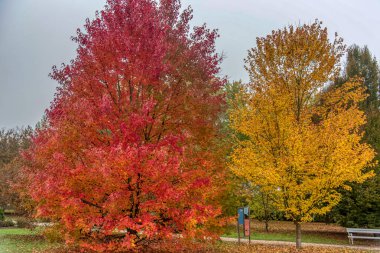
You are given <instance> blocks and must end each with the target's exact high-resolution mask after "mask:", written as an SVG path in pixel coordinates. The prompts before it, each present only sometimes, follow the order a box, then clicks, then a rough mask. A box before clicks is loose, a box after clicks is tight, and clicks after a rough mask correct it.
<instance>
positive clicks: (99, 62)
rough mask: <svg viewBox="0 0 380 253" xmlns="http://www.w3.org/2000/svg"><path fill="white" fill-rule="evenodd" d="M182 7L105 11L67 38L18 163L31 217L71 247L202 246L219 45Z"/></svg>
mask: <svg viewBox="0 0 380 253" xmlns="http://www.w3.org/2000/svg"><path fill="white" fill-rule="evenodd" d="M191 19H192V10H191V8H187V9H185V10H183V11H181V5H180V2H179V1H178V0H161V1H160V2H156V1H153V0H109V1H108V2H107V5H106V7H105V9H104V10H102V11H101V12H98V13H97V15H96V17H95V19H94V20H92V21H90V20H87V21H86V24H85V30H84V31H81V30H78V32H77V36H76V37H75V38H73V40H74V41H75V42H77V43H78V49H77V57H76V58H75V60H73V61H72V62H71V63H70V64H69V65H63V66H62V68H60V69H57V68H53V72H52V74H51V76H52V78H53V79H55V80H57V81H58V82H59V83H60V86H59V88H58V90H57V93H56V95H55V99H54V101H53V102H52V104H51V107H50V109H49V110H47V113H46V115H47V122H46V124H44V127H42V128H40V129H38V130H37V131H36V134H35V136H34V138H33V144H32V147H31V148H30V149H29V150H28V151H27V152H26V153H25V154H24V155H25V157H26V158H27V159H28V161H29V165H28V166H27V167H26V168H25V169H24V174H25V175H27V177H28V191H29V194H30V195H31V197H32V198H33V199H34V200H35V201H36V203H37V214H38V215H39V216H42V217H49V218H51V219H53V220H54V221H57V222H59V223H61V224H62V228H63V232H64V233H65V238H66V240H67V242H69V243H76V244H79V245H80V246H81V247H83V248H87V249H91V250H95V251H113V252H117V251H121V250H125V249H130V248H134V247H138V246H139V245H140V244H142V243H143V242H146V241H149V240H155V239H162V238H171V237H172V236H173V233H181V234H182V236H184V237H202V238H204V236H210V234H209V228H210V227H211V226H214V225H215V224H216V223H217V219H216V217H217V216H218V215H220V208H219V207H218V205H217V204H216V201H215V196H216V195H217V194H218V189H219V188H218V183H217V182H220V179H221V174H220V172H221V163H220V161H219V158H218V156H217V155H216V149H217V148H216V144H215V137H216V136H217V134H218V131H217V124H216V123H215V122H216V121H217V117H218V114H219V112H220V108H221V104H222V103H223V98H222V97H221V95H220V92H218V91H219V90H220V88H221V86H222V85H223V83H224V80H223V79H221V78H219V77H218V72H219V64H220V62H221V55H219V54H217V53H216V52H215V39H216V38H217V37H218V34H217V32H216V31H215V30H209V29H208V28H207V27H206V26H205V25H203V26H199V27H194V29H193V30H192V31H190V25H189V21H190V20H191Z"/></svg>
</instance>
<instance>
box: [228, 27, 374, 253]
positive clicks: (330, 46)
mask: <svg viewBox="0 0 380 253" xmlns="http://www.w3.org/2000/svg"><path fill="white" fill-rule="evenodd" d="M344 52H345V46H344V44H343V42H342V39H341V38H339V37H338V36H335V39H334V41H332V42H330V41H329V39H328V33H327V29H326V28H323V27H322V24H321V22H319V21H316V22H314V23H313V24H310V25H302V26H297V27H294V26H289V27H286V28H284V29H281V30H277V31H273V32H272V34H270V35H268V36H266V37H263V38H258V39H257V47H256V48H254V49H251V50H250V51H249V54H248V57H247V59H246V63H247V65H246V69H247V70H248V72H249V75H250V83H249V84H248V88H247V92H246V96H247V97H248V100H249V102H248V103H247V106H245V107H242V108H238V109H236V111H235V112H234V113H233V114H232V128H233V129H234V130H235V131H237V132H239V133H241V134H243V135H245V136H246V137H247V139H245V140H237V141H238V146H237V147H236V148H235V150H234V152H233V154H232V156H231V163H230V167H231V169H232V170H233V171H234V172H235V173H236V175H238V176H241V177H243V178H246V179H247V180H249V181H250V182H252V184H253V185H256V186H259V187H260V188H261V189H262V190H263V191H265V192H266V193H268V194H270V196H271V197H272V199H273V201H274V204H275V205H276V206H277V207H278V209H279V210H280V211H282V212H284V214H285V216H286V217H287V218H288V219H291V220H293V221H294V222H295V224H296V227H297V246H298V247H300V246H301V238H300V223H301V222H307V221H311V220H312V217H313V215H316V214H325V213H326V212H328V211H330V210H331V208H332V207H333V206H335V205H336V204H337V203H338V202H339V200H340V194H339V193H338V191H337V189H338V188H339V187H341V186H347V182H363V181H364V180H365V179H367V178H369V177H371V176H373V172H371V171H368V172H364V171H363V169H364V168H365V167H367V166H368V165H369V164H370V163H371V161H372V159H373V158H374V151H373V149H372V148H371V147H370V146H369V145H368V144H366V143H363V142H362V137H363V132H362V126H363V125H364V124H365V122H366V121H365V115H364V112H363V111H361V110H360V109H359V103H360V102H362V101H363V100H364V99H365V97H366V95H365V89H364V88H363V87H361V85H360V81H359V80H351V81H349V82H346V83H345V84H344V85H342V86H341V87H339V88H336V89H332V90H330V91H329V92H324V87H325V84H326V83H328V82H332V81H333V80H334V79H335V78H336V77H337V75H338V74H339V71H340V64H339V63H340V59H341V57H342V55H343V54H344Z"/></svg>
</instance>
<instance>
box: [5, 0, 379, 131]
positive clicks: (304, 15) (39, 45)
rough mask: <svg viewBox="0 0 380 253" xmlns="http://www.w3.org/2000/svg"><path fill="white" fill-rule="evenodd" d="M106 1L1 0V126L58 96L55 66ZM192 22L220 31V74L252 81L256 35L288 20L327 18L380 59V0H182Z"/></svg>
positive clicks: (39, 111) (27, 119) (39, 110)
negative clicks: (248, 67) (249, 59)
mask: <svg viewBox="0 0 380 253" xmlns="http://www.w3.org/2000/svg"><path fill="white" fill-rule="evenodd" d="M104 4H105V0H0V128H4V127H5V128H11V127H16V126H23V125H24V126H25V125H32V126H34V125H35V124H36V123H37V122H38V121H39V120H40V119H41V117H42V115H43V113H44V110H45V109H46V108H47V107H48V106H49V103H50V101H51V100H52V99H53V95H54V92H55V87H56V86H57V83H55V82H54V81H52V80H51V79H50V78H49V77H48V73H49V72H50V70H51V67H52V66H53V65H60V64H61V63H62V62H65V63H67V62H68V61H69V60H70V59H72V58H74V57H75V49H76V45H75V44H74V43H73V42H72V41H71V40H70V36H72V35H75V31H76V29H77V28H78V27H82V25H83V24H84V20H85V18H86V17H90V18H92V17H93V16H94V13H95V10H99V9H101V8H102V7H103V6H104ZM182 4H183V6H187V5H189V4H190V5H191V6H192V7H193V9H194V21H193V24H201V23H203V22H206V23H207V24H208V26H209V27H211V28H218V29H219V32H220V35H221V37H220V38H219V39H218V41H217V49H218V51H219V52H224V54H225V56H226V59H225V60H224V63H223V65H222V74H223V75H228V76H229V77H230V79H231V80H238V79H242V80H244V81H247V80H248V77H247V74H246V73H245V71H244V68H243V65H244V64H243V59H244V58H245V57H246V54H247V50H248V49H249V48H252V47H254V46H255V38H256V37H258V36H265V35H267V34H269V33H270V32H271V31H272V30H273V29H278V28H282V27H283V26H285V25H288V24H298V23H305V22H306V23H310V22H312V21H314V20H315V19H316V18H318V19H319V20H322V21H323V22H324V25H326V26H327V27H328V29H329V31H330V33H331V34H333V33H334V32H338V33H339V35H340V36H342V37H343V38H344V39H345V42H346V44H348V45H350V44H352V43H356V44H358V45H360V46H363V45H368V47H369V49H370V51H371V52H372V53H373V54H374V55H376V56H380V33H379V27H378V26H379V24H380V0H234V1H231V0H182Z"/></svg>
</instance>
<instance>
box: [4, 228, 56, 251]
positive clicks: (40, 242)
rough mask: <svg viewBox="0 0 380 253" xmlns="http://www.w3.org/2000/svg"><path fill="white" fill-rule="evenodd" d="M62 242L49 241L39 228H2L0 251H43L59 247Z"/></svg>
mask: <svg viewBox="0 0 380 253" xmlns="http://www.w3.org/2000/svg"><path fill="white" fill-rule="evenodd" d="M59 246H60V244H57V243H49V242H47V241H46V240H45V239H44V238H43V237H42V236H41V235H39V234H38V230H29V229H24V228H1V229H0V252H1V253H32V252H42V251H44V250H47V249H52V248H56V247H59Z"/></svg>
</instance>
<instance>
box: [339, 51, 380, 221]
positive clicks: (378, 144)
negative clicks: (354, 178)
mask: <svg viewBox="0 0 380 253" xmlns="http://www.w3.org/2000/svg"><path fill="white" fill-rule="evenodd" d="M354 77H360V78H362V79H363V85H364V86H365V87H366V89H367V94H368V97H367V99H366V100H365V101H363V102H362V104H361V107H362V108H361V109H362V110H363V111H364V112H365V113H366V116H367V124H366V125H365V135H364V141H365V142H367V143H369V144H370V145H371V146H372V147H373V148H374V149H375V151H376V153H377V156H376V160H377V161H379V159H380V110H379V96H378V94H379V81H380V75H379V67H378V64H377V61H376V58H375V57H373V56H372V55H371V53H370V51H369V49H368V47H367V46H364V47H363V48H360V47H359V46H357V45H353V46H351V47H349V48H348V52H347V60H346V67H345V71H344V74H343V76H342V77H340V78H339V79H338V80H337V81H336V82H335V84H334V85H335V86H341V85H342V84H343V83H344V82H346V81H347V80H348V79H350V78H354ZM371 169H374V171H375V173H376V175H375V176H374V177H373V178H371V179H369V180H367V181H366V182H365V183H364V184H356V183H351V185H350V187H351V188H352V190H351V191H344V190H342V200H341V202H340V204H339V205H338V206H336V208H335V209H334V210H333V212H332V215H333V217H334V219H335V220H336V221H337V222H338V223H340V224H341V225H343V226H345V227H380V166H379V165H377V166H376V167H375V168H371Z"/></svg>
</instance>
